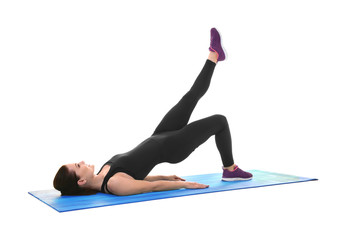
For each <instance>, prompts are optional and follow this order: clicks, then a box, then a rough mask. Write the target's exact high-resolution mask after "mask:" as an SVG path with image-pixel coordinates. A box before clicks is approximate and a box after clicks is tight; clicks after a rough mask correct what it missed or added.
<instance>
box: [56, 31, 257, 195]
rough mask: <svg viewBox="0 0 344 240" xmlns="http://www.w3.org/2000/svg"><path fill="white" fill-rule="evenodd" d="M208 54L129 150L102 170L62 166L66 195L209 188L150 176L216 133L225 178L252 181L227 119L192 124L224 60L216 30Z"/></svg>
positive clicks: (60, 185) (60, 181) (60, 182)
mask: <svg viewBox="0 0 344 240" xmlns="http://www.w3.org/2000/svg"><path fill="white" fill-rule="evenodd" d="M210 33H211V39H210V47H209V51H210V52H209V57H208V59H207V60H206V62H205V65H204V66H203V69H202V71H201V72H200V74H199V75H198V77H197V79H196V81H195V82H194V84H193V86H192V87H191V89H190V90H189V91H188V92H187V93H186V94H185V95H184V96H183V97H182V99H181V100H180V101H179V102H178V103H177V104H176V105H175V106H174V107H173V108H172V109H171V110H170V111H169V112H168V113H167V114H166V115H165V116H164V118H163V119H162V121H161V122H160V123H159V125H158V126H157V128H156V129H155V131H154V133H153V134H152V136H150V137H149V138H147V139H146V140H144V141H143V142H142V143H140V144H139V145H138V146H137V147H135V148H134V149H132V150H131V151H129V152H126V153H122V154H117V155H115V156H114V157H112V158H111V159H110V160H109V161H107V162H106V163H105V164H104V165H103V166H102V168H101V169H100V171H99V172H98V174H94V165H87V164H85V162H83V161H82V162H79V163H71V164H66V165H63V166H62V167H61V168H60V169H59V170H58V172H57V174H56V176H55V179H54V187H55V188H56V189H57V190H59V191H61V194H62V195H85V194H93V193H96V192H99V191H101V192H104V193H111V194H115V195H122V196H123V195H132V194H139V193H146V192H152V191H164V190H172V189H180V188H207V187H209V186H208V185H204V184H200V183H195V182H186V181H185V180H184V179H182V178H180V177H177V176H175V175H173V176H148V174H149V172H150V171H151V170H152V169H153V168H154V166H156V165H157V164H159V163H162V162H168V163H179V162H181V161H183V160H184V159H186V158H187V157H188V156H189V155H190V154H191V153H192V152H193V151H194V150H195V149H196V148H197V147H198V146H200V145H201V144H203V143H204V142H205V141H207V140H208V138H210V137H211V136H213V135H215V141H216V146H217V149H218V151H219V153H220V156H221V159H222V163H223V176H222V180H223V181H238V180H249V179H251V178H252V174H251V173H248V172H245V171H243V170H241V169H240V168H239V167H238V166H237V165H235V164H234V160H233V156H232V142H231V136H230V131H229V127H228V123H227V119H226V117H224V116H223V115H219V114H217V115H213V116H210V117H207V118H203V119H200V120H198V121H195V122H192V123H189V124H188V121H189V119H190V116H191V113H192V111H193V109H194V108H195V106H196V104H197V102H198V101H199V100H200V99H201V97H202V96H203V95H204V94H205V93H206V91H207V90H208V88H209V85H210V80H211V77H212V75H213V72H214V69H215V66H216V64H217V62H218V61H223V60H225V58H226V55H225V52H224V49H223V48H222V46H221V38H220V35H219V33H218V31H217V30H216V29H215V28H212V29H211V31H210Z"/></svg>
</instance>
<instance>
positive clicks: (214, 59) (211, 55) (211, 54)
mask: <svg viewBox="0 0 344 240" xmlns="http://www.w3.org/2000/svg"><path fill="white" fill-rule="evenodd" d="M217 58H218V55H217V53H216V52H212V51H209V56H208V59H209V60H210V61H212V62H214V63H217Z"/></svg>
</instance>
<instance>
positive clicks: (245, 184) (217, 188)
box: [29, 170, 317, 212]
mask: <svg viewBox="0 0 344 240" xmlns="http://www.w3.org/2000/svg"><path fill="white" fill-rule="evenodd" d="M249 172H251V173H252V174H253V178H252V180H249V181H235V182H224V181H221V178H222V173H212V174H203V175H194V176H187V177H183V178H184V179H185V180H186V181H190V182H199V183H203V184H207V185H209V188H205V189H178V190H171V191H162V192H151V193H143V194H137V195H131V196H115V195H111V194H105V193H97V194H95V195H89V196H60V192H59V191H57V190H42V191H32V192H29V194H31V195H32V196H34V197H36V198H37V199H39V200H40V201H42V202H44V203H45V204H47V205H49V206H50V207H52V208H53V209H55V210H56V211H58V212H67V211H74V210H80V209H87V208H95V207H104V206H111V205H118V204H125V203H134V202H142V201H149V200H156V199H163V198H172V197H182V196H188V195H195V194H203V193H212V192H221V191H230V190H236V189H243V188H255V187H265V186H272V185H279V184H287V183H296V182H305V181H313V180H317V179H315V178H305V177H297V176H292V175H286V174H279V173H273V172H265V171H260V170H250V171H249Z"/></svg>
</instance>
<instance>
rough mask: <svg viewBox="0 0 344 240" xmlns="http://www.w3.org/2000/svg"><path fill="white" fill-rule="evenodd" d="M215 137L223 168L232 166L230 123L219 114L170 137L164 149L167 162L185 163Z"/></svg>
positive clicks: (184, 128)
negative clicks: (200, 147) (194, 152)
mask: <svg viewBox="0 0 344 240" xmlns="http://www.w3.org/2000/svg"><path fill="white" fill-rule="evenodd" d="M213 135H215V141H216V146H217V149H218V151H219V153H220V155H221V159H222V163H223V166H224V167H229V166H232V165H233V164H234V159H233V154H232V140H231V135H230V131H229V126H228V122H227V119H226V117H225V116H223V115H219V114H217V115H213V116H210V117H207V118H203V119H201V120H198V121H195V122H192V123H190V124H188V125H187V126H185V127H183V128H182V129H180V130H178V131H175V132H173V134H171V135H170V136H168V137H167V138H166V142H165V148H166V149H164V150H165V156H167V158H168V160H167V161H168V162H169V163H178V162H181V161H183V160H184V159H185V158H187V157H188V156H189V155H190V154H191V153H192V152H193V151H194V150H195V149H196V148H197V147H198V146H200V145H201V144H203V143H204V142H205V141H207V140H208V139H209V138H210V137H211V136H213Z"/></svg>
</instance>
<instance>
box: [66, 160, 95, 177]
mask: <svg viewBox="0 0 344 240" xmlns="http://www.w3.org/2000/svg"><path fill="white" fill-rule="evenodd" d="M66 166H67V168H68V169H69V171H75V173H76V175H77V176H78V177H79V178H80V179H86V180H88V179H91V178H92V177H93V176H94V165H89V164H86V163H85V162H84V161H81V162H79V163H70V164H66Z"/></svg>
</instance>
